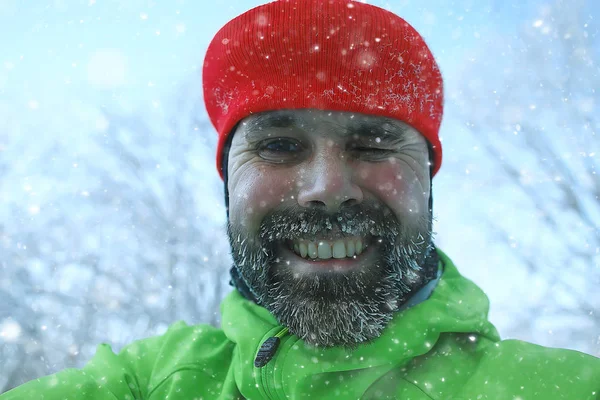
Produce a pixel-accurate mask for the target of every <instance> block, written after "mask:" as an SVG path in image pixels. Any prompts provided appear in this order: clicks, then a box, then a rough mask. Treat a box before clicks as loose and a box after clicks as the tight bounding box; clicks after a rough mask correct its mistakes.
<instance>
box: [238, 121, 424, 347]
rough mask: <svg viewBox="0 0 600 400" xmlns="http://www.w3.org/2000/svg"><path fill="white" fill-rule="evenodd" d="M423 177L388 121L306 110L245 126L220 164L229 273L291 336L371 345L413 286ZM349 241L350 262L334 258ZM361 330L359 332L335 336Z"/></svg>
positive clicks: (411, 132)
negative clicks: (232, 266) (233, 269)
mask: <svg viewBox="0 0 600 400" xmlns="http://www.w3.org/2000/svg"><path fill="white" fill-rule="evenodd" d="M429 171H430V165H429V157H428V149H427V143H426V141H425V139H424V138H423V136H422V135H421V134H419V133H418V132H417V131H416V130H415V129H413V128H412V127H410V126H408V125H407V124H404V123H402V122H400V121H397V120H393V119H388V118H383V117H377V116H367V115H363V114H357V113H349V112H333V111H324V110H313V109H305V110H279V111H271V112H266V113H262V114H257V115H251V116H249V117H247V118H246V119H244V120H243V121H242V122H241V123H240V124H239V126H238V128H237V130H236V132H235V134H234V136H233V138H232V142H231V147H230V151H229V158H228V177H229V180H228V190H229V235H230V241H231V244H232V254H233V257H234V262H236V264H237V266H238V269H239V270H240V271H241V273H242V276H243V277H244V278H245V280H246V283H249V286H250V288H251V289H254V291H255V295H256V294H258V296H259V297H260V299H259V300H261V301H262V302H263V303H265V304H264V305H265V306H266V307H267V308H268V309H270V311H272V312H273V313H274V315H275V316H276V317H277V318H278V319H279V320H280V322H282V324H286V326H290V331H292V332H294V327H295V332H294V333H296V334H298V335H299V336H302V337H314V338H317V339H315V343H317V344H325V345H335V344H337V342H336V341H342V342H345V343H346V342H347V343H348V344H352V342H355V341H364V340H368V339H370V338H373V337H375V336H377V334H378V333H379V332H380V329H382V328H383V327H384V326H385V323H386V321H389V319H390V318H391V315H392V314H393V312H394V311H395V309H396V306H397V302H398V300H399V299H400V298H402V296H403V295H404V294H406V293H407V292H408V291H409V290H411V288H413V289H414V288H415V287H418V284H419V281H420V279H421V276H420V275H419V270H420V266H421V265H422V264H423V262H424V258H425V254H426V253H427V251H426V249H427V247H428V246H429V245H430V244H431V214H430V210H429V208H428V200H429V195H430V179H429ZM302 224H304V225H305V226H304V228H301V227H300V225H302ZM350 242H353V243H354V244H355V246H354V245H353V246H352V247H356V251H355V253H350V250H348V251H349V254H347V255H344V254H342V255H341V256H340V254H339V251H338V252H337V255H336V246H338V247H337V249H338V250H339V245H341V244H342V243H343V245H342V248H344V249H348V247H349V246H351V245H350V244H349V243H350ZM359 242H360V244H359ZM302 243H304V244H309V247H308V249H309V250H308V253H309V254H306V247H305V248H304V252H302V251H300V250H299V249H301V247H300V246H301V245H302ZM310 243H312V244H313V246H312V249H313V251H312V254H311V250H310V249H311V247H310ZM359 246H360V247H363V248H364V249H363V250H362V251H360V252H359V250H358V248H359ZM317 250H318V251H317ZM322 250H323V251H322ZM263 253H264V254H263ZM375 292H377V293H375ZM282 298H285V302H284V301H281V299H282ZM342 308H344V309H345V310H342ZM332 309H335V310H338V311H336V312H332V311H330V310H332ZM319 310H320V311H319ZM353 310H355V311H353ZM365 310H367V311H366V312H363V311H365ZM369 310H370V311H369ZM291 314H293V315H295V317H294V318H291V317H289V316H290V315H291ZM290 318H291V319H290ZM361 319H362V322H363V323H362V324H361V325H360V326H368V327H373V328H372V329H371V328H369V329H371V331H370V332H367V333H365V334H364V335H358V336H356V337H343V335H340V334H339V332H342V331H350V330H352V329H353V326H352V324H350V323H349V321H358V320H361ZM316 320H319V321H320V323H319V324H317V323H314V326H312V327H310V326H311V324H312V323H313V322H314V321H316ZM299 321H302V323H300V322H299ZM301 331H304V332H301ZM319 335H320V336H319ZM318 337H321V339H320V341H319V339H318ZM332 338H337V339H332ZM309 341H310V340H309Z"/></svg>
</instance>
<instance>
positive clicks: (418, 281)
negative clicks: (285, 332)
mask: <svg viewBox="0 0 600 400" xmlns="http://www.w3.org/2000/svg"><path fill="white" fill-rule="evenodd" d="M431 222H432V218H431V213H429V214H426V215H424V216H422V217H420V218H418V219H417V220H416V221H415V222H413V224H412V225H410V224H408V223H406V224H401V223H400V222H399V221H398V220H397V218H396V217H395V215H394V214H393V213H392V211H391V210H390V209H389V208H387V207H384V206H382V205H381V204H379V203H375V202H363V203H361V204H359V205H357V206H353V207H351V208H346V209H342V210H340V211H339V212H337V213H335V214H330V213H327V212H325V211H321V210H318V209H305V208H301V207H299V206H293V207H286V208H283V207H282V208H281V209H278V210H275V211H274V212H272V213H270V214H269V215H267V216H266V217H265V218H264V219H263V221H262V223H261V225H260V228H259V231H258V233H256V234H254V235H253V234H252V233H251V232H248V231H247V230H245V229H244V228H243V227H241V226H233V225H232V224H231V223H229V224H228V227H227V231H228V236H229V241H230V244H231V248H232V257H233V261H234V264H235V267H236V268H237V269H238V271H239V274H240V276H241V278H242V279H243V281H244V282H245V284H246V285H247V286H248V288H249V289H250V291H251V292H252V294H253V295H254V297H255V298H256V300H257V302H258V304H260V305H262V306H263V307H265V308H266V309H267V310H269V311H270V312H271V313H272V314H273V316H274V317H275V318H276V319H277V320H278V321H279V323H280V324H282V325H283V326H286V327H288V328H289V330H290V332H291V333H293V334H295V335H297V336H298V337H300V338H302V339H303V340H304V341H305V342H306V343H308V344H311V345H315V346H323V347H330V346H344V347H355V346H357V345H358V344H360V343H363V342H366V341H370V340H372V339H374V338H377V337H379V336H380V335H381V332H382V331H383V329H384V328H385V327H386V326H387V324H388V323H389V321H390V320H391V319H392V318H393V315H394V313H395V312H396V311H397V310H398V308H399V306H401V305H402V304H403V302H404V301H405V300H406V297H407V294H409V293H411V292H412V291H413V290H415V289H416V288H419V287H420V286H421V285H422V284H424V282H423V281H424V277H423V274H421V273H420V272H421V270H422V265H423V264H424V262H425V258H426V256H427V254H428V252H429V251H430V250H431V249H432V248H433V245H432V233H431ZM334 227H335V228H336V229H337V230H338V231H341V232H343V233H344V234H346V235H347V236H358V237H365V236H367V235H370V236H373V237H375V238H376V240H377V241H378V242H379V244H378V245H377V249H375V250H376V251H378V257H377V261H376V262H374V263H372V264H370V265H365V266H363V267H362V268H358V269H353V270H349V271H344V272H335V273H328V274H321V273H312V274H311V273H300V274H299V273H297V271H294V266H293V262H290V263H289V264H290V265H288V263H286V262H285V260H283V259H282V258H281V257H280V255H279V249H280V246H285V245H286V244H285V241H286V240H293V239H298V238H304V239H310V238H314V237H318V236H326V235H327V232H328V231H331V229H333V228H334Z"/></svg>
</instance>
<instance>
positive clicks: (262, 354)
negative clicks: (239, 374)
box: [254, 327, 289, 368]
mask: <svg viewBox="0 0 600 400" xmlns="http://www.w3.org/2000/svg"><path fill="white" fill-rule="evenodd" d="M288 331H289V329H288V328H286V327H283V328H282V329H281V330H280V331H279V332H277V333H276V334H275V336H271V337H269V338H267V340H265V341H264V342H263V344H262V345H261V346H260V349H258V353H257V354H256V358H255V359H254V366H255V367H256V368H262V367H264V366H265V365H267V364H268V363H269V361H271V360H272V359H273V357H275V353H277V349H278V348H279V344H280V343H281V338H282V337H284V336H285V335H287V333H288Z"/></svg>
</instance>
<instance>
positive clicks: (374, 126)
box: [348, 118, 408, 142]
mask: <svg viewBox="0 0 600 400" xmlns="http://www.w3.org/2000/svg"><path fill="white" fill-rule="evenodd" d="M407 131H408V129H407V128H406V127H405V126H402V125H400V124H399V123H395V121H390V120H389V119H388V118H385V119H383V120H382V121H373V120H368V119H366V120H362V121H357V122H356V123H355V124H352V125H351V126H350V127H348V133H350V134H351V135H352V136H353V137H354V136H358V138H359V139H367V140H375V139H380V140H381V141H382V142H393V141H398V140H402V139H404V137H405V135H406V133H407Z"/></svg>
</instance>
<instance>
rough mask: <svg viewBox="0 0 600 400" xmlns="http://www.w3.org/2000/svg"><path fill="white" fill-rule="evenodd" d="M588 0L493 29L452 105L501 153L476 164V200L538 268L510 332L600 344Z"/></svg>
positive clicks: (532, 268)
mask: <svg viewBox="0 0 600 400" xmlns="http://www.w3.org/2000/svg"><path fill="white" fill-rule="evenodd" d="M587 7H589V4H588V3H586V2H584V1H563V0H559V1H556V2H554V3H553V4H552V5H548V6H544V7H543V8H542V9H541V10H540V13H539V16H538V17H537V18H535V19H534V20H533V21H532V22H531V24H530V25H529V26H527V27H526V28H524V29H523V30H522V32H520V33H519V34H518V35H517V36H516V37H500V36H498V37H494V38H490V40H489V41H488V42H487V43H486V44H485V48H484V49H482V50H481V51H480V52H479V53H476V54H475V55H474V57H473V59H472V60H471V63H470V65H468V67H467V68H465V71H464V75H463V77H462V80H461V84H460V87H459V88H456V89H455V90H453V91H452V92H451V96H450V103H451V105H450V109H451V110H452V111H451V112H459V113H461V117H460V118H462V119H463V121H465V122H466V125H467V128H468V130H469V131H470V132H471V139H470V142H472V143H473V144H474V146H473V149H475V150H478V151H479V153H483V154H485V158H487V159H488V160H491V162H489V163H487V162H483V161H482V162H481V163H480V164H479V166H477V165H476V166H475V167H474V168H471V169H477V168H478V167H479V169H480V170H479V171H475V172H476V173H478V176H479V178H480V182H481V187H479V190H480V191H485V192H486V194H485V199H484V200H483V201H480V202H478V205H477V206H476V207H474V208H473V210H475V212H476V213H478V217H479V219H480V220H482V221H486V224H487V226H486V231H488V232H491V234H492V237H494V238H495V241H496V242H497V243H503V246H505V247H506V248H507V249H508V250H509V251H510V252H511V253H512V254H513V255H514V256H515V258H516V259H518V260H519V263H520V265H521V266H522V267H523V268H526V269H527V271H528V273H529V277H530V282H528V284H529V285H530V286H531V293H534V294H532V295H531V297H529V298H527V299H526V300H524V301H523V304H522V308H523V310H527V311H526V312H524V313H523V314H522V315H520V316H517V315H514V314H513V315H512V316H511V319H512V327H511V328H510V329H509V332H510V334H512V335H515V336H522V335H523V333H525V334H526V336H527V337H528V338H529V339H532V340H535V338H538V340H539V338H540V333H543V332H547V333H548V332H549V333H551V335H545V336H544V337H545V339H544V340H543V342H545V344H548V345H555V346H565V347H573V348H577V349H580V350H584V351H588V352H591V353H592V354H600V338H599V337H598V332H600V313H599V312H598V311H597V310H598V309H600V291H598V290H597V288H598V287H599V285H600V230H599V225H600V176H599V174H600V133H599V132H600V109H599V108H598V105H599V104H600V93H599V88H600V64H599V62H600V40H599V37H598V32H599V31H598V29H599V28H598V22H597V21H595V20H594V18H593V17H592V15H591V14H590V13H589V9H588V8H587ZM471 172H473V171H471ZM532 313H535V314H536V315H535V317H534V316H532ZM542 335H543V334H542Z"/></svg>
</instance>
